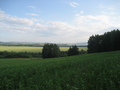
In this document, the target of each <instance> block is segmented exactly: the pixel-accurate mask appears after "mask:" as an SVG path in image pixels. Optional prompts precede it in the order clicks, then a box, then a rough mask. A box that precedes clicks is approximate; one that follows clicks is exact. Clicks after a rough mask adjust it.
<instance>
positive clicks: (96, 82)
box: [0, 51, 120, 90]
mask: <svg viewBox="0 0 120 90" xmlns="http://www.w3.org/2000/svg"><path fill="white" fill-rule="evenodd" d="M0 90H120V51H114V52H104V53H94V54H86V55H76V56H70V57H62V58H51V59H39V58H28V59H26V58H22V59H21V58H18V59H12V58H11V59H0Z"/></svg>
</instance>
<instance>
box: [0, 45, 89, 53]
mask: <svg viewBox="0 0 120 90" xmlns="http://www.w3.org/2000/svg"><path fill="white" fill-rule="evenodd" d="M42 48H43V47H29V46H0V51H8V52H11V51H14V52H25V51H26V52H42ZM68 49H69V47H60V50H61V51H67V50H68ZM81 49H83V50H87V47H79V50H81Z"/></svg>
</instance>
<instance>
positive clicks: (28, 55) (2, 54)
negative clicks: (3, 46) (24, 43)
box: [0, 51, 42, 58]
mask: <svg viewBox="0 0 120 90" xmlns="http://www.w3.org/2000/svg"><path fill="white" fill-rule="evenodd" d="M31 57H39V58H40V57H42V54H41V53H40V52H7V51H1V52H0V58H31Z"/></svg>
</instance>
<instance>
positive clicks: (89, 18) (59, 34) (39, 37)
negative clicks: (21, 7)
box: [0, 7, 120, 43]
mask: <svg viewBox="0 0 120 90" xmlns="http://www.w3.org/2000/svg"><path fill="white" fill-rule="evenodd" d="M31 8H33V7H31ZM41 20H42V19H35V18H20V17H16V16H11V15H8V14H6V13H5V12H4V11H2V10H0V32H1V33H3V32H6V33H9V32H10V33H14V34H16V35H18V36H19V37H17V36H16V37H15V38H14V40H13V38H11V37H9V36H7V34H6V36H4V37H6V38H7V39H9V41H15V40H21V41H31V42H56V43H70V42H87V41H88V38H89V37H90V36H91V35H93V34H102V33H104V32H106V31H108V30H112V29H117V28H118V29H119V28H120V21H119V20H120V17H119V16H118V17H113V16H110V15H109V16H108V15H103V14H101V15H96V16H95V15H83V14H81V13H77V14H76V15H75V16H74V24H73V25H70V24H69V23H67V22H61V21H46V22H45V21H44V20H43V21H44V22H43V21H42V22H43V23H41ZM14 34H13V35H14ZM4 37H1V40H3V39H4Z"/></svg>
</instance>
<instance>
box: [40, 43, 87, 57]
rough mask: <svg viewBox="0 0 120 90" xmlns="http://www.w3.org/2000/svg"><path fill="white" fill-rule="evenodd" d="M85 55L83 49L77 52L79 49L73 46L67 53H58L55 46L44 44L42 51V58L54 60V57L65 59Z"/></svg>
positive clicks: (58, 50) (57, 47)
mask: <svg viewBox="0 0 120 90" xmlns="http://www.w3.org/2000/svg"><path fill="white" fill-rule="evenodd" d="M85 53H87V52H86V51H84V50H83V49H82V50H81V51H79V48H78V47H77V46H76V45H74V46H72V47H70V48H69V50H68V51H60V48H59V46H58V45H57V44H45V45H44V46H43V49H42V58H54V57H65V56H73V55H79V54H85Z"/></svg>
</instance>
